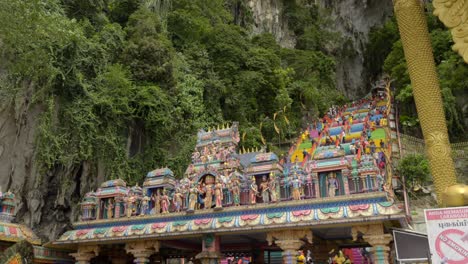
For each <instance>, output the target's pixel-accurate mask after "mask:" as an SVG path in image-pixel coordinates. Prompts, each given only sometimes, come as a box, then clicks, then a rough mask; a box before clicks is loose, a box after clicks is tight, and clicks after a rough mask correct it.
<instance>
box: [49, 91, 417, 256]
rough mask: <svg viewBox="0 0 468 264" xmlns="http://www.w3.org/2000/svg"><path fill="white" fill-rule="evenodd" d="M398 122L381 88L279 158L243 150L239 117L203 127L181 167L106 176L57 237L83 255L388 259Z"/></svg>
mask: <svg viewBox="0 0 468 264" xmlns="http://www.w3.org/2000/svg"><path fill="white" fill-rule="evenodd" d="M387 89H388V87H387ZM392 126H394V120H393V114H392V111H391V104H390V102H389V100H387V90H386V89H385V86H384V87H380V89H375V90H374V94H373V95H369V96H368V97H367V98H365V99H362V100H360V101H357V102H354V103H353V104H351V105H348V106H343V107H332V108H331V109H330V111H329V113H328V114H327V115H326V116H325V117H324V118H323V119H320V120H318V121H317V122H315V123H314V124H311V125H309V127H307V129H306V130H305V131H303V133H302V134H301V136H300V137H299V138H298V140H297V142H296V144H294V146H292V147H291V149H290V151H289V154H288V155H287V157H283V158H281V159H280V158H279V157H278V156H277V155H276V154H275V153H271V152H267V151H253V150H252V151H239V147H238V144H239V139H240V137H239V131H238V124H237V123H233V124H232V125H230V126H228V127H221V128H218V129H213V130H208V131H205V130H200V131H199V132H198V134H197V144H196V147H195V149H194V151H193V154H192V163H191V164H190V165H189V166H188V168H187V170H186V171H185V174H184V175H174V173H173V172H172V171H171V170H170V169H169V168H160V169H155V170H153V171H150V172H149V173H148V174H147V175H146V178H145V180H144V182H143V183H142V185H141V187H140V186H127V184H126V182H125V181H123V180H121V179H115V180H110V181H107V182H104V183H102V184H101V186H100V188H99V189H97V190H96V191H94V192H90V193H88V194H87V195H86V197H84V199H83V201H82V203H81V208H82V216H81V219H80V220H79V221H78V222H75V223H74V225H73V227H74V228H73V230H70V231H67V232H66V233H64V234H63V235H62V236H61V237H60V238H59V239H58V240H57V241H55V242H54V244H55V245H56V246H61V247H65V248H69V249H73V250H75V253H73V254H72V255H73V257H74V258H75V260H76V261H77V263H80V264H85V263H183V262H184V261H186V262H187V261H192V262H194V263H197V262H198V263H228V261H229V262H231V263H233V261H234V260H235V261H236V263H238V262H237V260H238V259H239V258H240V259H241V260H242V259H245V258H246V257H247V259H248V260H249V261H250V262H251V263H278V262H275V261H278V260H275V256H280V258H281V259H282V260H279V261H280V262H279V263H281V261H282V263H296V261H297V260H298V259H299V261H300V260H301V257H303V258H311V259H313V260H314V263H320V262H323V263H325V262H327V261H328V260H329V259H330V258H331V259H335V260H337V261H342V262H344V260H345V259H346V258H351V259H353V261H354V262H353V263H361V262H362V263H364V261H366V263H389V255H390V248H391V240H392V236H391V235H390V234H389V229H390V228H392V227H407V225H408V222H407V216H406V215H405V213H404V207H403V205H402V204H401V203H399V202H397V201H396V200H395V198H394V195H393V190H392V174H391V169H390V168H389V167H390V166H386V164H388V163H390V159H391V154H392V149H391V148H392V146H391V145H392V143H391V138H392V136H391V135H392V133H393V132H392ZM357 248H361V249H363V251H359V250H356V249H357ZM366 250H367V251H366ZM299 252H302V253H299ZM306 252H307V257H305V256H301V255H302V254H304V255H306ZM356 252H358V253H359V254H358V253H356ZM362 252H365V254H362ZM171 261H176V262H171ZM359 261H361V262H359ZM342 262H341V263H342ZM246 263H247V262H246Z"/></svg>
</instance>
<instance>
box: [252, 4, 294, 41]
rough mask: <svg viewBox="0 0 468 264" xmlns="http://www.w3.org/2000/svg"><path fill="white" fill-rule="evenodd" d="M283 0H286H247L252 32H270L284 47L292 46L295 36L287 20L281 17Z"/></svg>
mask: <svg viewBox="0 0 468 264" xmlns="http://www.w3.org/2000/svg"><path fill="white" fill-rule="evenodd" d="M283 1H287V0H248V1H247V5H248V7H249V8H250V10H251V11H252V17H253V21H254V23H253V33H254V34H261V33H264V32H268V33H271V34H272V35H273V36H275V38H276V41H277V42H278V43H279V45H281V46H282V47H284V48H294V46H295V45H296V38H295V36H294V34H293V33H292V32H290V31H289V28H288V22H287V21H286V19H284V17H283Z"/></svg>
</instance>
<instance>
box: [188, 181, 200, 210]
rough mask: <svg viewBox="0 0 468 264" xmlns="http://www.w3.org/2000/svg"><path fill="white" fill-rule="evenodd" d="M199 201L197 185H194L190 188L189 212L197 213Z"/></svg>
mask: <svg viewBox="0 0 468 264" xmlns="http://www.w3.org/2000/svg"><path fill="white" fill-rule="evenodd" d="M197 200H198V188H197V185H196V184H193V185H192V188H190V193H189V202H188V208H187V212H193V211H195V208H196V206H197Z"/></svg>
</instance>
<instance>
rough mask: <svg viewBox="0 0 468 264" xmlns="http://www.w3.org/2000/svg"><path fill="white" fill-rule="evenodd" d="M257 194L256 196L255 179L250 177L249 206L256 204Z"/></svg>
mask: <svg viewBox="0 0 468 264" xmlns="http://www.w3.org/2000/svg"><path fill="white" fill-rule="evenodd" d="M257 194H258V186H257V183H256V182H255V177H252V183H251V184H250V190H249V198H250V204H256V203H257Z"/></svg>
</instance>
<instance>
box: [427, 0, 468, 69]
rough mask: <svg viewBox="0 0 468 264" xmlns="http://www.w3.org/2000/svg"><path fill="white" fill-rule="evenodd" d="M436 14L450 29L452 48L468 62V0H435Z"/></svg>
mask: <svg viewBox="0 0 468 264" xmlns="http://www.w3.org/2000/svg"><path fill="white" fill-rule="evenodd" d="M432 4H433V6H434V15H436V16H438V17H439V19H440V21H442V23H444V25H445V26H446V27H448V28H449V29H450V33H452V38H453V41H454V42H455V45H453V47H452V49H453V50H454V51H456V52H458V53H459V54H460V56H462V57H463V60H465V62H466V63H468V0H434V1H433V2H432Z"/></svg>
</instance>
